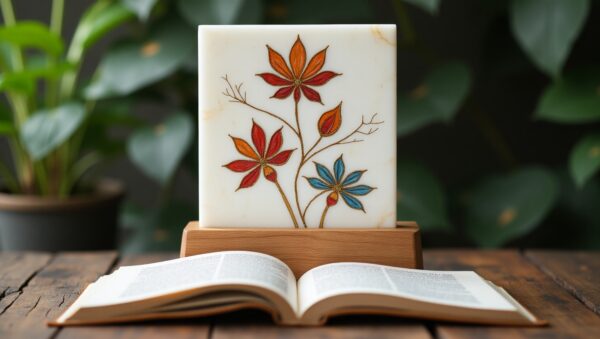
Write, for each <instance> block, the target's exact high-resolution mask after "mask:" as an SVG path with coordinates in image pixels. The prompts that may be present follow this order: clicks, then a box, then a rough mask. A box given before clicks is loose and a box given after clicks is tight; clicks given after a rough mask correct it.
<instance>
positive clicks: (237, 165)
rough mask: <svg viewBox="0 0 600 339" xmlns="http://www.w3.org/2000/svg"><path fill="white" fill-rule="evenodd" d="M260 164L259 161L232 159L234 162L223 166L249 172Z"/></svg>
mask: <svg viewBox="0 0 600 339" xmlns="http://www.w3.org/2000/svg"><path fill="white" fill-rule="evenodd" d="M258 165H259V163H258V161H253V160H235V161H232V162H230V163H228V164H227V165H223V166H224V167H227V169H230V170H232V171H234V172H247V171H249V170H251V169H253V168H254V167H255V166H258Z"/></svg>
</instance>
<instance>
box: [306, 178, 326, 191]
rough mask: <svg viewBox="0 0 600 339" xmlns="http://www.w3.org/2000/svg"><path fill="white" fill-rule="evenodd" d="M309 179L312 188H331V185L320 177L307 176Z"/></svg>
mask: <svg viewBox="0 0 600 339" xmlns="http://www.w3.org/2000/svg"><path fill="white" fill-rule="evenodd" d="M306 180H308V184H309V185H310V186H311V187H312V188H316V189H318V190H328V189H331V187H330V186H329V185H327V184H326V183H325V182H324V181H323V180H321V179H319V178H306Z"/></svg>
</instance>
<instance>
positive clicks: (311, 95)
mask: <svg viewBox="0 0 600 339" xmlns="http://www.w3.org/2000/svg"><path fill="white" fill-rule="evenodd" d="M300 88H302V93H304V96H305V97H306V99H308V100H310V101H315V102H318V103H320V104H323V102H321V96H320V95H319V92H317V91H315V90H314V89H312V88H309V87H307V86H300ZM294 94H296V93H294ZM299 97H300V96H298V98H299Z"/></svg>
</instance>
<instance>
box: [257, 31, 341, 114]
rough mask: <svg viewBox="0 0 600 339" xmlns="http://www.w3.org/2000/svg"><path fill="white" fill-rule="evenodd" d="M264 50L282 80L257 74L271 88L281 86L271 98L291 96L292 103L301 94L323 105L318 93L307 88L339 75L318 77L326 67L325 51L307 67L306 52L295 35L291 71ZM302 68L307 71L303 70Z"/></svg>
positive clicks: (272, 54)
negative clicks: (292, 98) (292, 95)
mask: <svg viewBox="0 0 600 339" xmlns="http://www.w3.org/2000/svg"><path fill="white" fill-rule="evenodd" d="M267 49H268V51H269V63H270V64H271V67H273V69H274V70H275V71H276V72H277V73H279V75H281V77H280V76H278V75H276V74H273V73H260V74H257V75H258V76H259V77H261V78H263V80H264V81H266V82H267V83H268V84H270V85H273V86H283V87H281V88H280V89H279V90H277V92H275V94H273V96H272V98H277V99H285V98H287V97H289V96H290V95H291V94H292V92H293V93H294V100H295V101H296V102H298V101H300V96H301V94H300V93H302V94H304V96H305V97H306V98H307V99H308V100H310V101H316V102H318V103H321V104H323V102H321V96H320V95H319V92H317V91H315V90H314V89H312V88H311V87H309V86H321V85H324V84H326V83H327V82H328V81H329V80H331V79H332V78H334V77H336V76H338V75H340V74H338V73H335V72H331V71H323V72H320V73H319V71H320V70H321V68H323V65H324V64H325V57H326V53H327V47H325V48H324V49H323V50H321V51H320V52H318V53H317V54H315V55H314V56H313V57H312V59H310V61H309V62H308V64H307V65H306V50H305V49H304V45H303V44H302V40H300V36H299V35H298V38H297V39H296V42H295V43H294V46H292V49H291V50H290V57H289V61H290V67H288V65H287V63H286V62H285V60H284V59H283V57H282V56H281V54H279V53H277V52H276V51H275V50H273V49H272V48H271V47H269V45H267ZM305 65H306V67H304V66H305Z"/></svg>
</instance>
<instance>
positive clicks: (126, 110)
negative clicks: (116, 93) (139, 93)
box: [90, 99, 143, 127]
mask: <svg viewBox="0 0 600 339" xmlns="http://www.w3.org/2000/svg"><path fill="white" fill-rule="evenodd" d="M90 125H102V126H107V127H112V126H124V127H142V126H143V120H142V119H140V118H138V117H136V116H135V115H133V114H132V107H131V101H130V100H126V99H117V100H102V101H100V102H98V103H97V104H96V105H95V107H94V111H93V112H92V114H91V115H90Z"/></svg>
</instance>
